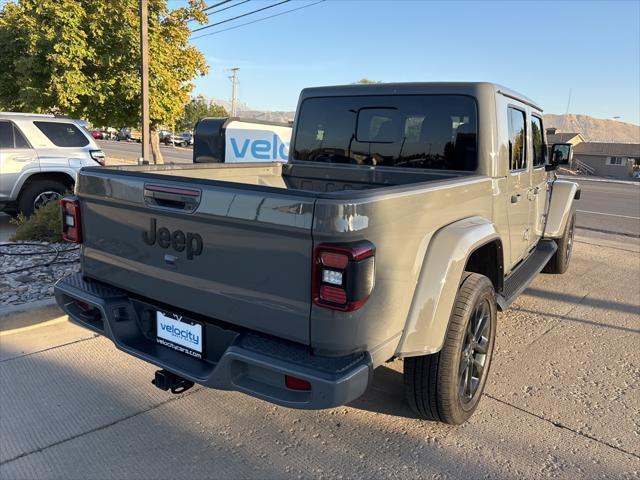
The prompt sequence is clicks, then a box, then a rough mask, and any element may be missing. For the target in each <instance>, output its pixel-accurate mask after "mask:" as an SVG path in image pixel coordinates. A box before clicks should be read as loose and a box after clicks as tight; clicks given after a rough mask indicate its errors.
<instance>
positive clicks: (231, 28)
mask: <svg viewBox="0 0 640 480" xmlns="http://www.w3.org/2000/svg"><path fill="white" fill-rule="evenodd" d="M322 2H326V0H319V1H317V2H313V3H309V4H307V5H303V6H301V7H296V8H292V9H290V10H285V11H284V12H279V13H276V14H274V15H269V16H267V17H263V18H259V19H257V20H253V21H251V22H245V23H241V24H239V25H234V26H233V27H229V28H223V29H222V30H216V31H215V32H211V33H205V34H203V35H198V36H197V37H193V38H192V39H191V40H197V39H199V38H203V37H210V36H211V35H216V34H218V33H222V32H227V31H229V30H235V29H236V28H240V27H244V26H245V25H251V24H253V23H258V22H262V21H264V20H269V19H270V18H274V17H279V16H280V15H284V14H286V13H291V12H295V11H296V10H302V9H303V8H308V7H313V6H314V5H317V4H319V3H322Z"/></svg>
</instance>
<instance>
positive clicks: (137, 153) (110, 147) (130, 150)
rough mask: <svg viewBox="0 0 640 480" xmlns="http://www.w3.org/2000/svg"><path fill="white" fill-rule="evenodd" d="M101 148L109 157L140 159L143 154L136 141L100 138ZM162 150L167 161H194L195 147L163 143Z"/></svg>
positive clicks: (134, 160) (133, 160)
mask: <svg viewBox="0 0 640 480" xmlns="http://www.w3.org/2000/svg"><path fill="white" fill-rule="evenodd" d="M97 142H98V144H99V145H100V148H102V150H103V151H104V153H105V155H106V156H107V159H109V158H119V159H123V160H131V161H132V162H136V161H138V158H140V157H141V156H142V147H141V146H140V144H139V143H136V142H117V141H115V140H98V141H97ZM160 151H161V152H162V156H163V157H164V161H165V163H171V162H173V163H192V162H193V149H192V148H183V147H174V146H166V145H163V144H161V145H160Z"/></svg>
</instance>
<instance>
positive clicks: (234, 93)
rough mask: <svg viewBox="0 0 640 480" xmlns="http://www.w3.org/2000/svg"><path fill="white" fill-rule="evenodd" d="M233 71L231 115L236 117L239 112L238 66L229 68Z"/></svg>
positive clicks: (231, 77)
mask: <svg viewBox="0 0 640 480" xmlns="http://www.w3.org/2000/svg"><path fill="white" fill-rule="evenodd" d="M229 70H230V72H231V76H230V77H229V78H230V79H231V116H232V117H235V116H236V114H237V113H238V70H240V69H239V68H238V67H233V68H231V69H229Z"/></svg>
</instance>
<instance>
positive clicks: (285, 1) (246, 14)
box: [191, 0, 291, 33]
mask: <svg viewBox="0 0 640 480" xmlns="http://www.w3.org/2000/svg"><path fill="white" fill-rule="evenodd" d="M290 1H291V0H282V1H281V2H278V3H274V4H273V5H267V6H266V7H262V8H259V9H257V10H253V11H252V12H247V13H243V14H242V15H238V16H236V17H233V18H228V19H227V20H223V21H221V22H217V23H212V24H211V25H205V26H204V27H200V28H196V29H195V30H191V33H195V32H199V31H200V30H205V29H207V28H211V27H215V26H217V25H222V24H223V23H227V22H231V21H232V20H237V19H238V18H242V17H246V16H248V15H253V14H254V13H258V12H262V11H263V10H268V9H269V8H273V7H277V6H278V5H282V4H283V3H288V2H290Z"/></svg>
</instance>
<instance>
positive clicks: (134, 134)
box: [116, 127, 142, 142]
mask: <svg viewBox="0 0 640 480" xmlns="http://www.w3.org/2000/svg"><path fill="white" fill-rule="evenodd" d="M116 140H118V141H120V140H124V141H127V142H141V141H142V132H140V130H137V129H135V128H131V127H124V128H121V129H120V131H119V132H118V135H117V137H116Z"/></svg>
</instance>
